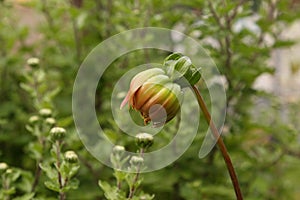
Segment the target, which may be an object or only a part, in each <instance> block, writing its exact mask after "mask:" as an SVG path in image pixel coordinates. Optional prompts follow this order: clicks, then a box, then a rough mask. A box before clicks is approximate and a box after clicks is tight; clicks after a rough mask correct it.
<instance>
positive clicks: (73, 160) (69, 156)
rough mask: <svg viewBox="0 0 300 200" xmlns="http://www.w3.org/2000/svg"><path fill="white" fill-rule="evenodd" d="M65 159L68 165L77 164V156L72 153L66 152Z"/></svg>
mask: <svg viewBox="0 0 300 200" xmlns="http://www.w3.org/2000/svg"><path fill="white" fill-rule="evenodd" d="M65 159H66V161H67V162H69V163H77V162H78V156H77V154H76V153H75V152H74V151H67V152H66V153H65Z"/></svg>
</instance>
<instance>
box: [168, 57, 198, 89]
mask: <svg viewBox="0 0 300 200" xmlns="http://www.w3.org/2000/svg"><path fill="white" fill-rule="evenodd" d="M164 66H165V67H167V74H168V75H169V76H170V78H171V79H172V80H173V81H174V82H175V83H178V84H179V85H180V86H181V87H188V86H190V85H195V84H196V83H197V82H198V81H199V80H200V78H201V73H200V70H201V68H197V67H195V66H194V65H193V64H192V61H191V60H190V58H189V57H187V56H183V55H182V54H180V53H173V54H171V55H169V56H168V57H167V58H166V59H165V61H164Z"/></svg>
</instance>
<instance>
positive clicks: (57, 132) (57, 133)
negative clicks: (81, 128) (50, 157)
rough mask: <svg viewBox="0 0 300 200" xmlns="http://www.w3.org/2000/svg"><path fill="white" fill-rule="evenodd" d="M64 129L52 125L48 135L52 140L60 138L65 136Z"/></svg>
mask: <svg viewBox="0 0 300 200" xmlns="http://www.w3.org/2000/svg"><path fill="white" fill-rule="evenodd" d="M65 135H66V130H65V129H64V128H61V127H54V128H52V129H51V130H50V137H51V140H52V141H57V140H61V139H63V138H64V137H65Z"/></svg>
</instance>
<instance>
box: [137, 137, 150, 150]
mask: <svg viewBox="0 0 300 200" xmlns="http://www.w3.org/2000/svg"><path fill="white" fill-rule="evenodd" d="M135 138H136V143H137V145H138V147H140V148H143V149H146V148H149V147H151V146H152V144H153V136H152V135H150V134H148V133H139V134H137V135H136V136H135Z"/></svg>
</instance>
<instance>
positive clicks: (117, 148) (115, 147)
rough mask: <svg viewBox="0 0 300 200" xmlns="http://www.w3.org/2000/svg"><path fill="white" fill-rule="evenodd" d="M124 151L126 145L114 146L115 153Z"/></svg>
mask: <svg viewBox="0 0 300 200" xmlns="http://www.w3.org/2000/svg"><path fill="white" fill-rule="evenodd" d="M124 151H125V147H123V146H120V145H116V146H114V148H113V153H115V154H122V153H124Z"/></svg>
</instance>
